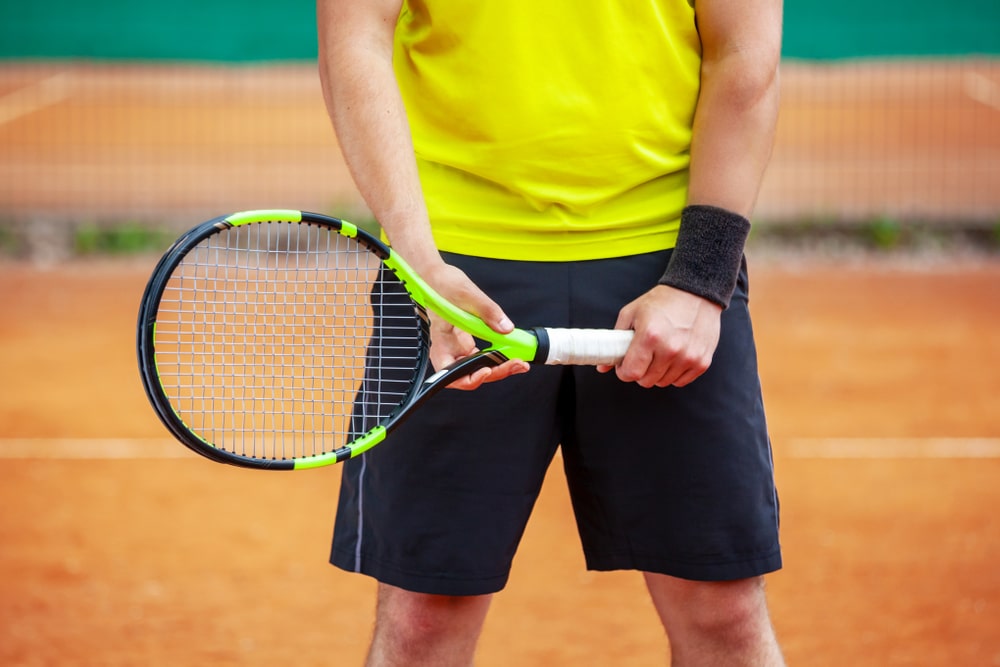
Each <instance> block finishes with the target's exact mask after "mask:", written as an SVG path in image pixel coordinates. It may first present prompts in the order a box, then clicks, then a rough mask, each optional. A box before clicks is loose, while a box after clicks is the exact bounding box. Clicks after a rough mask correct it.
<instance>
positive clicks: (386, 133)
mask: <svg viewBox="0 0 1000 667" xmlns="http://www.w3.org/2000/svg"><path fill="white" fill-rule="evenodd" d="M400 6H401V2H400V0H373V1H371V2H350V1H343V0H318V2H317V5H316V19H317V28H318V32H319V74H320V82H321V83H322V87H323V98H324V101H325V102H326V108H327V111H328V113H329V114H330V119H331V120H332V121H333V127H334V130H335V131H336V133H337V139H338V141H339V143H340V147H341V150H342V151H343V154H344V158H345V160H346V161H347V166H348V168H349V169H350V172H351V176H352V177H353V178H354V181H355V183H356V184H357V186H358V188H359V190H360V191H361V195H362V197H364V199H365V202H366V203H367V204H368V206H369V208H370V209H371V210H372V212H373V213H374V214H375V217H376V219H377V220H378V221H379V223H380V224H381V225H382V226H383V228H384V229H385V230H386V233H387V234H388V235H389V237H390V239H391V240H392V241H393V244H394V245H396V246H397V249H398V250H399V252H400V253H401V254H402V255H403V256H404V257H406V259H407V260H408V261H409V262H410V263H411V264H412V265H413V267H414V268H415V269H416V270H417V272H418V273H421V272H423V271H426V270H430V269H433V268H435V265H436V264H438V263H440V262H441V257H440V255H439V254H438V252H437V249H436V248H435V247H434V241H433V239H432V237H431V232H430V225H429V222H428V219H427V209H426V207H425V205H424V200H423V195H422V193H421V189H420V181H419V179H418V177H417V165H416V161H415V158H414V155H413V143H412V140H411V138H410V128H409V124H408V123H407V120H406V110H405V109H404V107H403V101H402V99H401V98H400V95H399V88H398V86H397V85H396V79H395V75H394V73H393V69H392V50H393V35H394V33H395V27H396V19H397V17H398V16H399V11H400Z"/></svg>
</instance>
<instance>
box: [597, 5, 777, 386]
mask: <svg viewBox="0 0 1000 667" xmlns="http://www.w3.org/2000/svg"><path fill="white" fill-rule="evenodd" d="M696 11H697V17H698V28H699V33H700V35H701V40H702V49H703V55H702V68H701V91H700V93H699V98H698V107H697V110H696V112H695V118H694V133H693V139H692V146H691V171H690V185H689V192H688V203H689V204H705V205H710V206H715V207H719V208H723V209H726V210H728V211H732V212H733V213H738V214H740V215H742V216H744V217H746V218H749V217H750V214H751V212H752V210H753V207H754V204H755V202H756V199H757V194H758V192H759V190H760V185H761V180H762V178H763V174H764V170H765V168H766V166H767V163H768V160H769V159H770V156H771V148H772V145H773V142H774V134H775V126H776V124H777V116H778V64H779V60H780V54H781V0H697V3H696ZM721 314H722V308H721V307H720V306H718V305H716V304H715V303H712V302H711V301H708V300H706V299H704V298H702V297H699V296H696V295H694V294H691V293H689V292H685V291H682V290H680V289H675V288H673V287H669V286H666V285H660V286H657V287H654V288H653V289H651V290H650V291H649V292H647V293H646V294H644V295H643V296H641V297H640V298H639V299H637V300H636V301H633V302H632V303H630V304H629V305H627V306H626V307H625V308H623V309H622V311H621V314H620V315H619V318H618V324H617V326H618V327H619V328H632V329H635V331H636V337H635V342H634V343H633V345H632V347H631V348H630V349H629V352H628V355H627V356H626V358H625V360H624V361H623V362H622V364H621V365H620V366H619V367H618V375H619V377H620V378H621V379H623V380H626V381H635V382H638V383H639V384H640V385H642V386H645V387H652V386H668V385H676V386H683V385H686V384H689V383H690V382H692V381H694V380H695V379H697V378H698V377H699V376H700V375H701V374H702V373H704V372H705V371H706V370H707V369H708V367H709V365H710V364H711V362H712V357H713V355H714V354H715V348H716V346H717V345H718V342H719V329H720V318H721ZM602 370H604V369H602Z"/></svg>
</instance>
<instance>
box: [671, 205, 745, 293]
mask: <svg viewBox="0 0 1000 667" xmlns="http://www.w3.org/2000/svg"><path fill="white" fill-rule="evenodd" d="M749 234H750V221H749V220H747V219H746V218H744V217H743V216H742V215H739V214H738V213H733V212H732V211H727V210H726V209H723V208H717V207H715V206H704V205H700V204H699V205H692V206H687V207H685V208H684V210H683V211H682V212H681V228H680V231H679V232H678V233H677V245H676V246H674V251H673V253H672V254H671V255H670V263H669V264H668V265H667V270H666V272H665V273H664V274H663V277H662V278H660V280H659V281H657V283H658V284H660V285H669V286H670V287H676V288H677V289H681V290H684V291H685V292H690V293H691V294H696V295H698V296H700V297H702V298H704V299H708V300H709V301H711V302H712V303H715V304H718V305H720V306H722V307H723V308H728V307H729V300H730V299H732V297H733V291H734V290H735V289H736V278H737V276H738V275H739V272H740V266H741V264H742V262H743V247H744V246H745V245H746V241H747V236H748V235H749Z"/></svg>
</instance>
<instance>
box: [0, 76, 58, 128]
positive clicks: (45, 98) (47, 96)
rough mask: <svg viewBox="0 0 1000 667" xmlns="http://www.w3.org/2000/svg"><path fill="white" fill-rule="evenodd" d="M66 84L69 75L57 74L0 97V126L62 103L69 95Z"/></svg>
mask: <svg viewBox="0 0 1000 667" xmlns="http://www.w3.org/2000/svg"><path fill="white" fill-rule="evenodd" d="M68 83H69V75H68V74H67V73H66V72H59V73H58V74H53V75H52V76H49V77H46V78H44V79H42V80H41V81H38V82H36V83H32V84H29V85H27V86H24V87H22V88H18V89H17V90H13V91H11V92H9V93H7V94H6V95H4V96H3V97H0V125H4V124H6V123H10V122H11V121H14V120H17V119H18V118H21V117H22V116H27V115H28V114H31V113H34V112H36V111H38V110H39V109H44V108H45V107H48V106H52V105H53V104H57V103H59V102H62V101H63V100H64V99H66V98H67V97H69V96H70V93H71V90H70V86H69V85H68Z"/></svg>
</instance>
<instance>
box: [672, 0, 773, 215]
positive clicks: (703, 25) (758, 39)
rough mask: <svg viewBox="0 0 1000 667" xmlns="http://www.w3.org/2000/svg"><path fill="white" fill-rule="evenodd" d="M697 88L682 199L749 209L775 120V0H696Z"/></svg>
mask: <svg viewBox="0 0 1000 667" xmlns="http://www.w3.org/2000/svg"><path fill="white" fill-rule="evenodd" d="M697 8H698V9H697V11H698V29H699V33H700V34H701V39H702V49H703V56H702V68H701V92H700V94H699V98H698V109H697V112H696V113H695V120H694V139H693V141H692V146H691V183H690V190H689V194H688V203H691V204H710V205H713V206H719V207H721V208H725V209H728V210H730V211H733V212H735V213H739V214H741V215H743V216H745V217H750V214H751V212H752V211H753V207H754V204H755V202H756V200H757V193H758V192H759V190H760V185H761V180H762V178H763V175H764V169H765V167H766V166H767V163H768V161H769V160H770V157H771V148H772V146H773V144H774V133H775V126H776V124H777V120H778V92H779V90H778V63H779V60H780V58H781V0H752V1H746V0H698V2H697Z"/></svg>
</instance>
